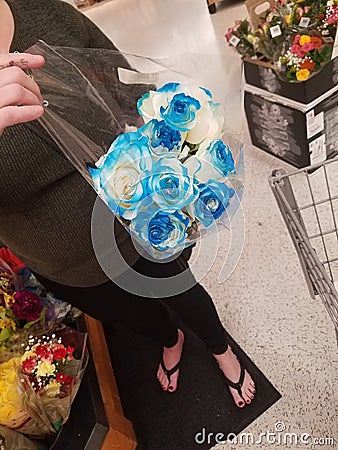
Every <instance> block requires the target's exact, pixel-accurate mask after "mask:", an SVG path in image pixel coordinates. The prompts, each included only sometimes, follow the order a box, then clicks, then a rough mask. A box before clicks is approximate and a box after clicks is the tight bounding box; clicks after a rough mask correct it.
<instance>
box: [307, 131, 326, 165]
mask: <svg viewBox="0 0 338 450" xmlns="http://www.w3.org/2000/svg"><path fill="white" fill-rule="evenodd" d="M309 150H310V162H311V165H312V164H318V163H321V162H323V161H325V160H326V143H325V134H323V135H322V136H319V138H317V139H315V140H314V141H312V142H310V144H309Z"/></svg>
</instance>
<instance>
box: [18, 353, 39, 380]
mask: <svg viewBox="0 0 338 450" xmlns="http://www.w3.org/2000/svg"><path fill="white" fill-rule="evenodd" d="M21 368H22V371H23V373H25V374H27V375H28V374H30V373H32V372H33V370H34V369H35V368H36V359H35V358H34V357H33V356H28V358H26V359H25V360H24V361H23V362H22V364H21Z"/></svg>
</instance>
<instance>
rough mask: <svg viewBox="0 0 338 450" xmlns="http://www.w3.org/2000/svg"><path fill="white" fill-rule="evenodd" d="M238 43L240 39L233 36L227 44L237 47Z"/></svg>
mask: <svg viewBox="0 0 338 450" xmlns="http://www.w3.org/2000/svg"><path fill="white" fill-rule="evenodd" d="M239 43H240V39H239V38H238V37H237V36H235V35H234V34H233V35H232V36H231V39H230V40H229V44H231V45H233V46H234V47H237V45H238V44H239Z"/></svg>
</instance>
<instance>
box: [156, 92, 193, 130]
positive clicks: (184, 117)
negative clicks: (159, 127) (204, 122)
mask: <svg viewBox="0 0 338 450" xmlns="http://www.w3.org/2000/svg"><path fill="white" fill-rule="evenodd" d="M199 109H201V104H200V102H199V101H198V100H196V98H193V97H191V96H190V95H186V94H184V93H180V94H176V95H174V97H173V98H172V100H171V102H170V103H169V104H168V105H167V106H166V107H163V106H161V107H160V115H161V117H162V119H164V120H165V121H166V123H167V124H168V125H169V126H170V127H172V128H174V129H176V130H179V131H188V130H190V129H191V128H193V127H194V126H195V125H196V122H197V120H196V111H198V110H199Z"/></svg>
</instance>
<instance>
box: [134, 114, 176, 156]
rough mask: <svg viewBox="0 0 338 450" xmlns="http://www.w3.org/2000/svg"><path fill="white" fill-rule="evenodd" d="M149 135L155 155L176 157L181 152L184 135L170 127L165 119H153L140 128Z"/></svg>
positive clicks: (144, 133) (145, 134)
mask: <svg viewBox="0 0 338 450" xmlns="http://www.w3.org/2000/svg"><path fill="white" fill-rule="evenodd" d="M138 131H139V132H140V133H142V134H143V135H144V136H147V137H148V139H149V143H150V150H151V152H152V154H153V156H154V157H155V158H156V159H157V158H158V157H162V156H165V157H171V156H173V157H175V158H177V157H178V156H179V154H180V152H181V147H182V143H183V142H182V141H183V139H182V135H181V133H180V132H179V131H178V130H174V129H173V128H171V127H169V126H168V125H167V124H166V123H165V121H164V120H157V119H153V120H151V121H149V122H148V123H146V124H145V125H143V127H141V128H139V130H138Z"/></svg>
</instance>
